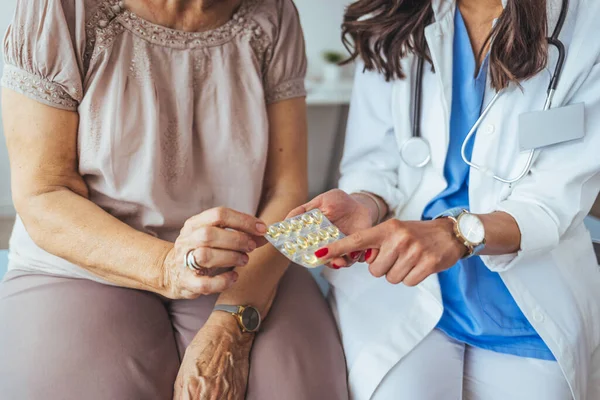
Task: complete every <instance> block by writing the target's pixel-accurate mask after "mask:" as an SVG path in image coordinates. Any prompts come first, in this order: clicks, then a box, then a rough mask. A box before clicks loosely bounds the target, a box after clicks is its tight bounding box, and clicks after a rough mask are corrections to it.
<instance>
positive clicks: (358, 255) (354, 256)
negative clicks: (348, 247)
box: [350, 251, 360, 260]
mask: <svg viewBox="0 0 600 400" xmlns="http://www.w3.org/2000/svg"><path fill="white" fill-rule="evenodd" d="M350 257H352V258H353V259H355V260H356V259H357V258H358V257H360V251H353V252H352V253H350Z"/></svg>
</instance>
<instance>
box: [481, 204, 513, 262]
mask: <svg viewBox="0 0 600 400" xmlns="http://www.w3.org/2000/svg"><path fill="white" fill-rule="evenodd" d="M478 217H479V218H481V221H482V222H483V225H484V227H485V240H486V245H485V249H484V250H483V252H482V254H483V255H488V256H496V255H503V254H513V253H516V252H518V251H519V249H520V248H521V230H520V229H519V226H518V225H517V222H516V221H515V219H514V218H513V217H512V216H510V215H509V214H507V213H505V212H494V213H491V214H480V215H478Z"/></svg>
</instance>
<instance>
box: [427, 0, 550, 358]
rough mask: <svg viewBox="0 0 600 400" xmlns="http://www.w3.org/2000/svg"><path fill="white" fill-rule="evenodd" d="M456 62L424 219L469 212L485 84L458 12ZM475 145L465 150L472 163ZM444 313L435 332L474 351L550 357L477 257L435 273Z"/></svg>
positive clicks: (501, 284) (484, 74) (483, 70)
mask: <svg viewBox="0 0 600 400" xmlns="http://www.w3.org/2000/svg"><path fill="white" fill-rule="evenodd" d="M454 28H455V31H454V60H453V84H452V114H451V117H450V143H449V146H448V156H447V159H446V165H445V167H444V175H445V177H446V180H447V181H448V187H447V188H446V189H445V190H444V191H443V192H442V193H440V194H439V195H438V196H437V197H436V198H435V199H433V200H432V201H431V203H429V204H428V205H427V207H426V208H425V211H424V213H423V219H425V220H428V219H433V218H435V217H436V216H437V215H439V214H441V213H443V212H445V211H447V210H449V209H451V208H455V207H462V208H464V209H467V210H468V209H469V172H470V169H469V167H468V166H467V164H465V162H464V161H463V160H462V158H461V155H460V149H461V146H462V143H463V141H464V139H465V137H466V136H467V134H468V133H469V131H470V130H471V128H472V127H473V125H475V122H476V121H477V119H478V118H479V116H480V114H481V108H482V103H483V98H484V93H485V85H486V80H487V66H488V64H487V59H486V60H485V62H484V64H483V65H482V67H481V69H480V70H479V72H478V74H477V75H475V72H476V71H475V68H476V63H475V55H474V54H473V49H472V47H471V41H470V39H469V34H468V32H467V28H466V26H465V23H464V21H463V18H462V15H461V13H460V11H459V10H458V8H457V9H456V15H455V19H454ZM473 142H474V141H473V140H471V141H470V145H469V146H468V148H467V156H468V157H469V158H470V157H471V153H472V151H473ZM439 280H440V285H441V289H442V298H443V302H444V313H443V315H442V319H441V320H440V322H439V323H438V326H437V328H438V329H440V330H441V331H443V332H445V333H446V334H447V335H448V336H450V337H452V338H454V339H457V340H459V341H461V342H464V343H467V344H469V345H471V346H474V347H479V348H483V349H488V350H492V351H496V352H499V353H506V354H512V355H516V356H520V357H530V358H537V359H543V360H554V356H553V355H552V353H551V352H550V350H549V349H548V347H547V346H546V344H545V343H544V342H543V341H542V339H541V338H540V336H539V335H538V334H537V333H536V332H535V330H534V329H533V327H532V326H531V324H530V323H529V322H528V321H527V319H526V318H525V316H524V315H523V313H522V312H521V310H520V309H519V307H518V306H517V304H516V302H515V301H514V299H513V298H512V296H511V294H510V292H509V291H508V289H507V288H506V286H505V285H504V282H503V281H502V279H501V278H500V275H499V274H497V273H495V272H492V271H490V270H489V269H488V268H487V267H486V266H485V264H484V263H483V261H481V258H479V257H472V258H469V259H467V260H461V261H459V262H458V263H457V264H456V265H455V266H454V267H452V268H450V269H449V270H447V271H444V272H441V273H440V274H439Z"/></svg>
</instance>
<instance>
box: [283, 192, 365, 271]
mask: <svg viewBox="0 0 600 400" xmlns="http://www.w3.org/2000/svg"><path fill="white" fill-rule="evenodd" d="M358 196H360V195H358ZM367 201H371V200H369V199H367ZM317 208H318V209H319V210H321V212H322V213H323V215H325V216H326V217H327V219H329V220H330V221H331V222H332V223H333V224H334V225H335V226H337V227H338V228H339V229H340V230H341V231H342V232H343V233H344V234H345V235H351V234H353V233H355V232H360V231H363V230H365V229H368V228H370V227H372V226H373V216H372V212H371V210H369V208H368V207H367V206H365V204H364V203H362V202H361V201H359V199H358V198H357V195H349V194H347V193H346V192H344V191H342V190H339V189H334V190H330V191H329V192H327V193H323V194H321V195H319V196H317V197H315V198H314V199H313V200H311V201H310V202H308V203H306V204H304V205H302V206H300V207H298V208H296V209H294V210H292V211H291V212H290V213H289V214H288V216H287V217H286V219H287V218H292V217H295V216H297V215H300V214H303V213H305V212H308V211H311V210H314V209H317ZM351 253H352V254H350V253H348V255H347V256H346V254H342V255H340V257H337V258H335V259H331V260H330V262H329V263H328V266H329V267H332V268H334V269H338V268H341V267H342V266H344V267H348V266H350V265H352V264H354V263H355V262H357V261H359V260H360V259H361V257H364V256H363V254H364V253H363V252H361V251H353V252H351Z"/></svg>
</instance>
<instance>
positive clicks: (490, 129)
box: [483, 124, 496, 136]
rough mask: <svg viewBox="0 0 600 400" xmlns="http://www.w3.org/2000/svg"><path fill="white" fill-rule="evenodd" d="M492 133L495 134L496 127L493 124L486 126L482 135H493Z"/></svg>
mask: <svg viewBox="0 0 600 400" xmlns="http://www.w3.org/2000/svg"><path fill="white" fill-rule="evenodd" d="M494 132H496V127H495V126H494V125H493V124H489V125H486V126H485V128H484V130H483V133H485V134H486V135H488V136H491V135H493V134H494Z"/></svg>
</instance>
